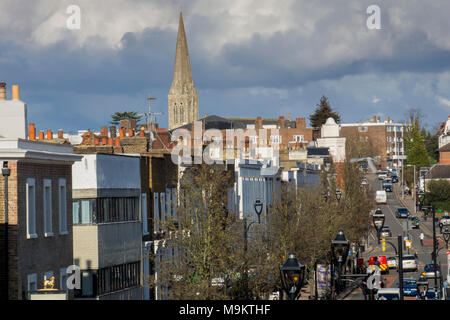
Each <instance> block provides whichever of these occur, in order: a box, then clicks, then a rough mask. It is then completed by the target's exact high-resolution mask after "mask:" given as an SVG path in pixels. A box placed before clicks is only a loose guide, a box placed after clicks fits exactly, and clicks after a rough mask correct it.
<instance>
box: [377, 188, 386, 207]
mask: <svg viewBox="0 0 450 320" xmlns="http://www.w3.org/2000/svg"><path fill="white" fill-rule="evenodd" d="M375 201H376V202H377V203H378V204H386V202H387V195H386V191H384V190H378V191H377V195H376V197H375Z"/></svg>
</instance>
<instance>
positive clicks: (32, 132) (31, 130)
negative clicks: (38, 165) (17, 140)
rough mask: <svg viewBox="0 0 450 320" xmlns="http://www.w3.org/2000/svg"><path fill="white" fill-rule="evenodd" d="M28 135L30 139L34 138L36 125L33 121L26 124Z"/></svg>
mask: <svg viewBox="0 0 450 320" xmlns="http://www.w3.org/2000/svg"><path fill="white" fill-rule="evenodd" d="M28 135H29V139H30V140H32V141H34V140H36V127H35V126H34V123H30V124H29V125H28Z"/></svg>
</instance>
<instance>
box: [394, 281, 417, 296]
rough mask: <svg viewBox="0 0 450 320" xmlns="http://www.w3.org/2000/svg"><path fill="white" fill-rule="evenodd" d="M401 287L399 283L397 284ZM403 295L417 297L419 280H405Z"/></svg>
mask: <svg viewBox="0 0 450 320" xmlns="http://www.w3.org/2000/svg"><path fill="white" fill-rule="evenodd" d="M397 286H398V287H400V286H399V283H397ZM403 294H404V295H405V296H415V295H417V280H416V279H414V278H404V279H403Z"/></svg>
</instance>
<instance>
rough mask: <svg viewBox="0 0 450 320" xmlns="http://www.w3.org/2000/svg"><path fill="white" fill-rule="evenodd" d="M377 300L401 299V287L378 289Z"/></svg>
mask: <svg viewBox="0 0 450 320" xmlns="http://www.w3.org/2000/svg"><path fill="white" fill-rule="evenodd" d="M376 300H400V289H399V288H381V289H378V291H377V295H376Z"/></svg>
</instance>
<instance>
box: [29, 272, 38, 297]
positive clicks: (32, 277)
mask: <svg viewBox="0 0 450 320" xmlns="http://www.w3.org/2000/svg"><path fill="white" fill-rule="evenodd" d="M27 278H28V292H33V291H37V274H36V273H33V274H29V275H28V277H27Z"/></svg>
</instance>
